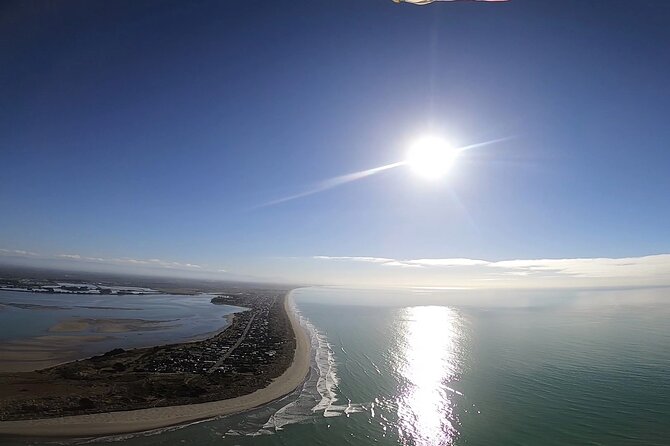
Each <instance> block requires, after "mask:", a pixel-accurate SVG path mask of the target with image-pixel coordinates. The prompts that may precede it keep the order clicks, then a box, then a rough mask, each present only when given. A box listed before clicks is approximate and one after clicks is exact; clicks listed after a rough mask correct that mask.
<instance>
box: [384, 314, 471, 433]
mask: <svg viewBox="0 0 670 446" xmlns="http://www.w3.org/2000/svg"><path fill="white" fill-rule="evenodd" d="M403 311H404V313H405V314H404V315H403V320H404V327H403V343H402V352H400V353H401V356H400V358H399V360H400V363H399V364H398V366H399V370H398V371H399V372H400V375H401V378H402V381H403V387H402V388H401V389H400V390H401V391H400V392H399V397H398V401H397V407H398V433H399V436H400V440H401V441H402V443H403V444H405V445H451V444H453V442H454V440H455V439H456V436H457V434H458V430H457V426H458V425H457V420H456V416H455V414H454V410H455V403H454V396H455V395H458V394H459V393H458V392H457V391H456V390H454V389H452V388H451V387H450V383H451V382H453V381H454V380H455V379H456V378H457V376H458V373H459V371H460V364H461V354H460V342H459V340H460V338H461V336H462V329H461V320H460V316H459V314H458V313H457V312H456V311H455V310H453V309H451V308H448V307H411V308H405V309H404V310H403Z"/></svg>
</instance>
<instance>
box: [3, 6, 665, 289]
mask: <svg viewBox="0 0 670 446" xmlns="http://www.w3.org/2000/svg"><path fill="white" fill-rule="evenodd" d="M539 3H540V2H533V1H531V0H527V1H524V0H514V1H512V2H508V3H504V4H503V3H501V4H496V5H486V7H482V6H483V5H481V4H474V3H473V4H465V3H464V4H433V5H431V6H429V7H411V6H408V7H405V6H407V5H395V4H393V3H392V2H390V1H369V2H361V1H357V0H346V1H339V2H329V3H326V2H318V3H315V2H309V1H294V2H288V3H287V2H269V3H267V4H264V5H263V7H259V5H258V4H256V3H253V2H235V3H230V2H203V3H199V4H193V3H181V2H166V3H160V4H152V3H144V2H113V3H102V2H98V3H91V2H67V3H29V2H9V3H5V4H4V5H3V6H2V14H0V17H1V18H0V34H1V35H2V37H3V38H2V39H1V41H2V43H0V64H2V66H3V67H6V69H4V70H1V72H0V94H1V97H2V98H3V101H2V104H3V107H2V115H3V119H0V154H1V155H2V161H3V166H4V169H2V173H1V174H0V179H1V180H0V181H1V183H0V186H1V187H0V209H2V213H1V214H0V227H1V228H2V230H1V231H0V264H5V265H6V264H10V265H23V266H27V265H30V266H38V267H54V268H61V269H79V270H82V271H109V272H120V273H135V274H141V273H145V272H146V273H147V274H149V273H151V274H162V275H173V276H184V277H200V278H220V279H241V280H270V281H286V282H295V283H319V284H333V285H368V286H380V285H384V286H434V287H440V286H444V287H449V286H453V287H475V288H487V287H504V288H510V287H549V288H551V287H558V288H562V287H642V286H670V279H669V278H670V231H668V227H667V222H668V221H670V201H668V199H667V196H668V191H670V176H668V175H667V171H668V166H670V152H669V151H668V150H667V145H668V141H669V140H670V127H668V126H667V124H666V122H665V121H666V115H667V110H668V108H669V106H670V89H669V88H668V82H667V79H669V78H670V61H669V60H668V58H667V57H666V54H665V53H666V50H665V47H664V46H663V45H662V44H660V42H664V41H667V39H668V38H670V29H668V27H667V22H666V20H665V18H666V17H668V14H669V13H670V5H668V4H667V3H665V2H660V1H650V2H642V3H641V2H583V1H578V0H568V1H564V2H555V3H549V2H542V3H543V4H539ZM371 55H374V57H371ZM426 136H428V137H437V138H440V140H444V141H445V142H446V143H448V144H449V147H451V148H460V147H469V146H472V145H478V144H480V143H485V142H491V141H495V143H492V144H487V145H482V146H478V147H477V148H476V149H473V150H466V151H463V152H462V153H459V154H458V156H457V157H456V156H454V157H453V159H452V157H451V156H450V155H449V159H448V160H446V158H444V157H442V158H440V156H441V155H440V154H437V155H436V154H432V155H431V156H430V157H428V158H424V159H420V160H418V161H417V160H416V159H414V160H413V159H412V156H411V151H410V148H411V147H412V145H413V144H416V142H417V141H419V140H421V138H425V137H426ZM447 154H448V153H447ZM442 155H444V153H442ZM436 156H437V158H436ZM433 160H441V161H440V162H444V163H447V162H448V164H449V168H448V169H443V170H444V171H442V170H440V169H438V171H439V172H438V173H439V175H432V173H434V172H431V171H430V168H431V167H434V166H435V163H433V162H432V161H433ZM445 160H446V161H445ZM452 161H453V165H452ZM417 166H423V167H420V168H419V169H418V170H417V168H416V167H417ZM410 167H412V168H410ZM421 168H423V169H424V171H423V173H425V174H427V175H423V176H422V175H421V173H422V172H421ZM426 169H428V170H426Z"/></svg>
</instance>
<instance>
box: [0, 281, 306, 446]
mask: <svg viewBox="0 0 670 446" xmlns="http://www.w3.org/2000/svg"><path fill="white" fill-rule="evenodd" d="M291 301H292V297H291V294H290V293H289V294H288V296H287V298H286V300H285V303H284V308H285V310H286V312H287V313H288V315H289V319H290V321H291V326H292V327H293V331H294V333H295V337H296V350H295V355H294V357H293V362H292V363H291V365H290V366H289V368H288V369H286V371H285V372H284V373H283V374H282V375H280V376H279V377H278V378H276V379H274V380H273V381H272V383H270V385H268V386H267V387H265V388H262V389H259V390H256V391H255V392H253V393H250V394H248V395H243V396H240V397H236V398H231V399H227V400H222V401H212V402H208V403H198V404H189V405H181V406H169V407H156V408H149V409H139V410H130V411H121V412H109V413H100V414H90V415H77V416H68V417H61V418H45V419H37V420H21V421H3V422H0V435H6V436H30V437H89V436H101V435H113V434H122V433H129V432H142V431H147V430H151V429H157V428H161V427H167V426H173V425H177V424H183V423H188V422H192V421H198V420H204V419H208V418H215V417H218V416H222V415H230V414H233V413H238V412H243V411H245V410H249V409H252V408H254V407H258V406H262V405H263V404H266V403H268V402H270V401H273V400H275V399H277V398H280V397H282V396H284V395H286V394H288V393H290V392H291V391H293V390H294V389H295V388H296V387H298V386H299V385H300V384H301V383H302V382H303V380H304V379H305V377H306V376H307V373H308V372H309V367H310V341H309V338H308V336H307V333H306V332H305V330H304V329H303V328H302V327H301V326H300V323H299V321H298V318H297V317H296V315H295V314H294V313H293V311H292V310H291Z"/></svg>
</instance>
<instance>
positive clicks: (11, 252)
mask: <svg viewBox="0 0 670 446" xmlns="http://www.w3.org/2000/svg"><path fill="white" fill-rule="evenodd" d="M0 255H3V256H19V257H35V258H39V259H45V260H48V259H54V260H58V259H60V260H70V261H77V262H88V263H100V264H107V265H127V266H147V267H154V268H166V269H179V270H202V269H203V268H204V267H203V266H202V265H197V264H195V263H182V262H173V261H169V260H161V259H134V258H130V257H121V258H103V257H89V256H84V255H81V254H71V253H65V254H56V255H46V254H39V253H36V252H31V251H24V250H21V249H6V248H0ZM217 271H221V272H223V271H222V270H220V269H219V270H217Z"/></svg>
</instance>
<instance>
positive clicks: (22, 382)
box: [0, 289, 310, 437]
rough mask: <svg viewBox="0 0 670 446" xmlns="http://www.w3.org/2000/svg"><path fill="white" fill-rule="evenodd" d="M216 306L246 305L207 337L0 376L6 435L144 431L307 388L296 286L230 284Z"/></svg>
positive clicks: (0, 425) (1, 428) (1, 425)
mask: <svg viewBox="0 0 670 446" xmlns="http://www.w3.org/2000/svg"><path fill="white" fill-rule="evenodd" d="M212 304H213V305H216V304H226V305H235V306H240V307H244V308H247V309H248V310H247V311H243V312H240V313H235V314H234V315H231V316H232V318H233V320H232V323H231V324H230V326H229V327H228V328H226V329H224V330H223V331H221V332H219V333H216V334H214V335H213V336H211V337H210V338H208V339H205V340H202V341H198V342H188V343H178V344H171V345H162V346H155V347H149V348H140V349H134V350H124V349H123V348H122V347H119V348H116V349H113V350H111V351H109V352H107V353H105V354H103V355H99V356H95V357H92V358H88V359H83V360H78V361H74V362H70V363H66V364H62V365H58V366H54V367H50V368H47V369H42V370H37V371H32V372H21V373H0V436H47V437H56V436H59V437H63V436H65V437H89V436H100V435H111V434H119V433H128V432H139V431H145V430H150V429H156V428H160V427H166V426H171V425H176V424H181V423H186V422H191V421H197V420H202V419H208V418H214V417H217V416H223V415H228V414H232V413H237V412H241V411H244V410H248V409H251V408H254V407H258V406H261V405H263V404H265V403H267V402H270V401H273V400H275V399H277V398H280V397H282V396H284V395H286V394H288V393H290V392H291V391H293V390H294V389H295V388H297V387H298V386H300V384H301V383H302V382H303V380H304V379H305V377H306V375H307V373H308V372H309V364H310V359H309V351H310V342H309V339H308V337H307V334H306V333H305V331H304V329H303V328H302V327H301V326H300V323H299V321H298V319H297V317H296V315H295V314H294V313H293V309H292V306H291V298H290V292H286V291H285V290H272V289H247V290H244V291H240V290H239V289H235V290H233V291H232V292H231V291H230V290H227V291H226V292H221V293H218V294H217V297H214V298H213V299H212Z"/></svg>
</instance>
